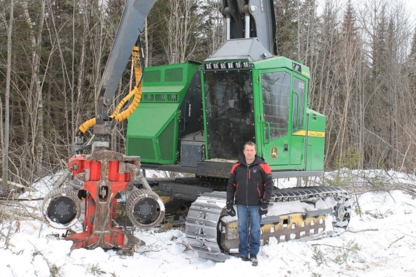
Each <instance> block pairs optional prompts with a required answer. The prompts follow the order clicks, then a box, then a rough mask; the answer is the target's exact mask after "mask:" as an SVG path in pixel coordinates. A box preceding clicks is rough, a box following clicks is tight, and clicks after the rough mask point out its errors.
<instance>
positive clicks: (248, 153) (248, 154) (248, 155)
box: [244, 145, 256, 161]
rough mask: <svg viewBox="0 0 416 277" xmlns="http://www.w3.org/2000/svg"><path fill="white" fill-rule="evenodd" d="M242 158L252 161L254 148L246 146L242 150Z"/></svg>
mask: <svg viewBox="0 0 416 277" xmlns="http://www.w3.org/2000/svg"><path fill="white" fill-rule="evenodd" d="M244 156H245V157H246V160H249V161H251V160H254V157H255V156H256V147H255V146H254V145H246V146H245V148H244Z"/></svg>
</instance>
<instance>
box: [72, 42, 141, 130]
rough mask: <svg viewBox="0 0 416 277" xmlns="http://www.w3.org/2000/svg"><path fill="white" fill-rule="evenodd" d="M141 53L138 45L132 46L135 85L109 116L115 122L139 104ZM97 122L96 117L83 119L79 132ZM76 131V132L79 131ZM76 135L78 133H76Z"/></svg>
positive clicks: (128, 114)
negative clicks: (124, 108)
mask: <svg viewBox="0 0 416 277" xmlns="http://www.w3.org/2000/svg"><path fill="white" fill-rule="evenodd" d="M141 60H142V59H141V55H140V49H139V47H138V46H134V47H133V52H132V62H133V66H134V75H135V77H136V78H135V79H136V86H135V87H134V89H133V90H132V91H131V92H130V93H129V94H128V95H127V96H126V97H124V98H123V100H121V101H120V103H119V104H118V105H117V107H116V109H115V110H114V112H113V113H112V115H111V116H110V118H112V119H115V120H116V122H120V121H123V120H125V119H127V118H128V117H129V116H130V115H131V114H132V113H133V112H134V111H135V110H136V108H137V107H138V106H139V104H140V101H141V99H142V92H143V86H142V82H141V81H142V80H141V79H142V72H143V64H142V63H141ZM133 96H134V99H133V102H132V103H131V104H130V106H129V107H128V108H127V109H126V110H124V111H123V112H121V113H120V110H121V109H122V108H123V107H124V105H125V104H126V103H127V102H128V101H129V100H130V99H131V98H132V97H133ZM96 123H97V120H96V118H92V119H89V120H87V121H85V122H84V123H83V124H82V125H81V126H80V127H79V132H81V133H82V134H85V132H86V131H87V130H88V129H89V128H91V127H93V126H94V125H95V124H96ZM79 132H78V133H79ZM77 135H78V134H77ZM79 135H81V134H79Z"/></svg>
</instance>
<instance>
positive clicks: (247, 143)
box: [243, 141, 257, 150]
mask: <svg viewBox="0 0 416 277" xmlns="http://www.w3.org/2000/svg"><path fill="white" fill-rule="evenodd" d="M246 145H250V146H254V149H257V147H256V144H255V143H254V142H252V141H247V142H246V143H244V146H243V150H244V149H246Z"/></svg>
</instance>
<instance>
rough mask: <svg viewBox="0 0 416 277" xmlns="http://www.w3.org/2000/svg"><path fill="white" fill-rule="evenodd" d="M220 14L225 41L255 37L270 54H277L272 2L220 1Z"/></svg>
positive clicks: (251, 0) (257, 0) (265, 0)
mask: <svg viewBox="0 0 416 277" xmlns="http://www.w3.org/2000/svg"><path fill="white" fill-rule="evenodd" d="M222 14H223V15H224V17H225V18H226V20H227V40H229V39H236V38H250V37H257V38H258V39H259V41H260V42H261V43H262V44H263V46H264V47H265V48H266V49H267V50H269V52H270V53H272V54H276V53H277V50H276V43H275V40H276V18H275V15H274V5H273V0H222Z"/></svg>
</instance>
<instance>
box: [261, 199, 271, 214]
mask: <svg viewBox="0 0 416 277" xmlns="http://www.w3.org/2000/svg"><path fill="white" fill-rule="evenodd" d="M268 209H269V202H268V201H264V200H261V202H260V207H259V214H260V215H264V214H267V212H268V211H269V210H268Z"/></svg>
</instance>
